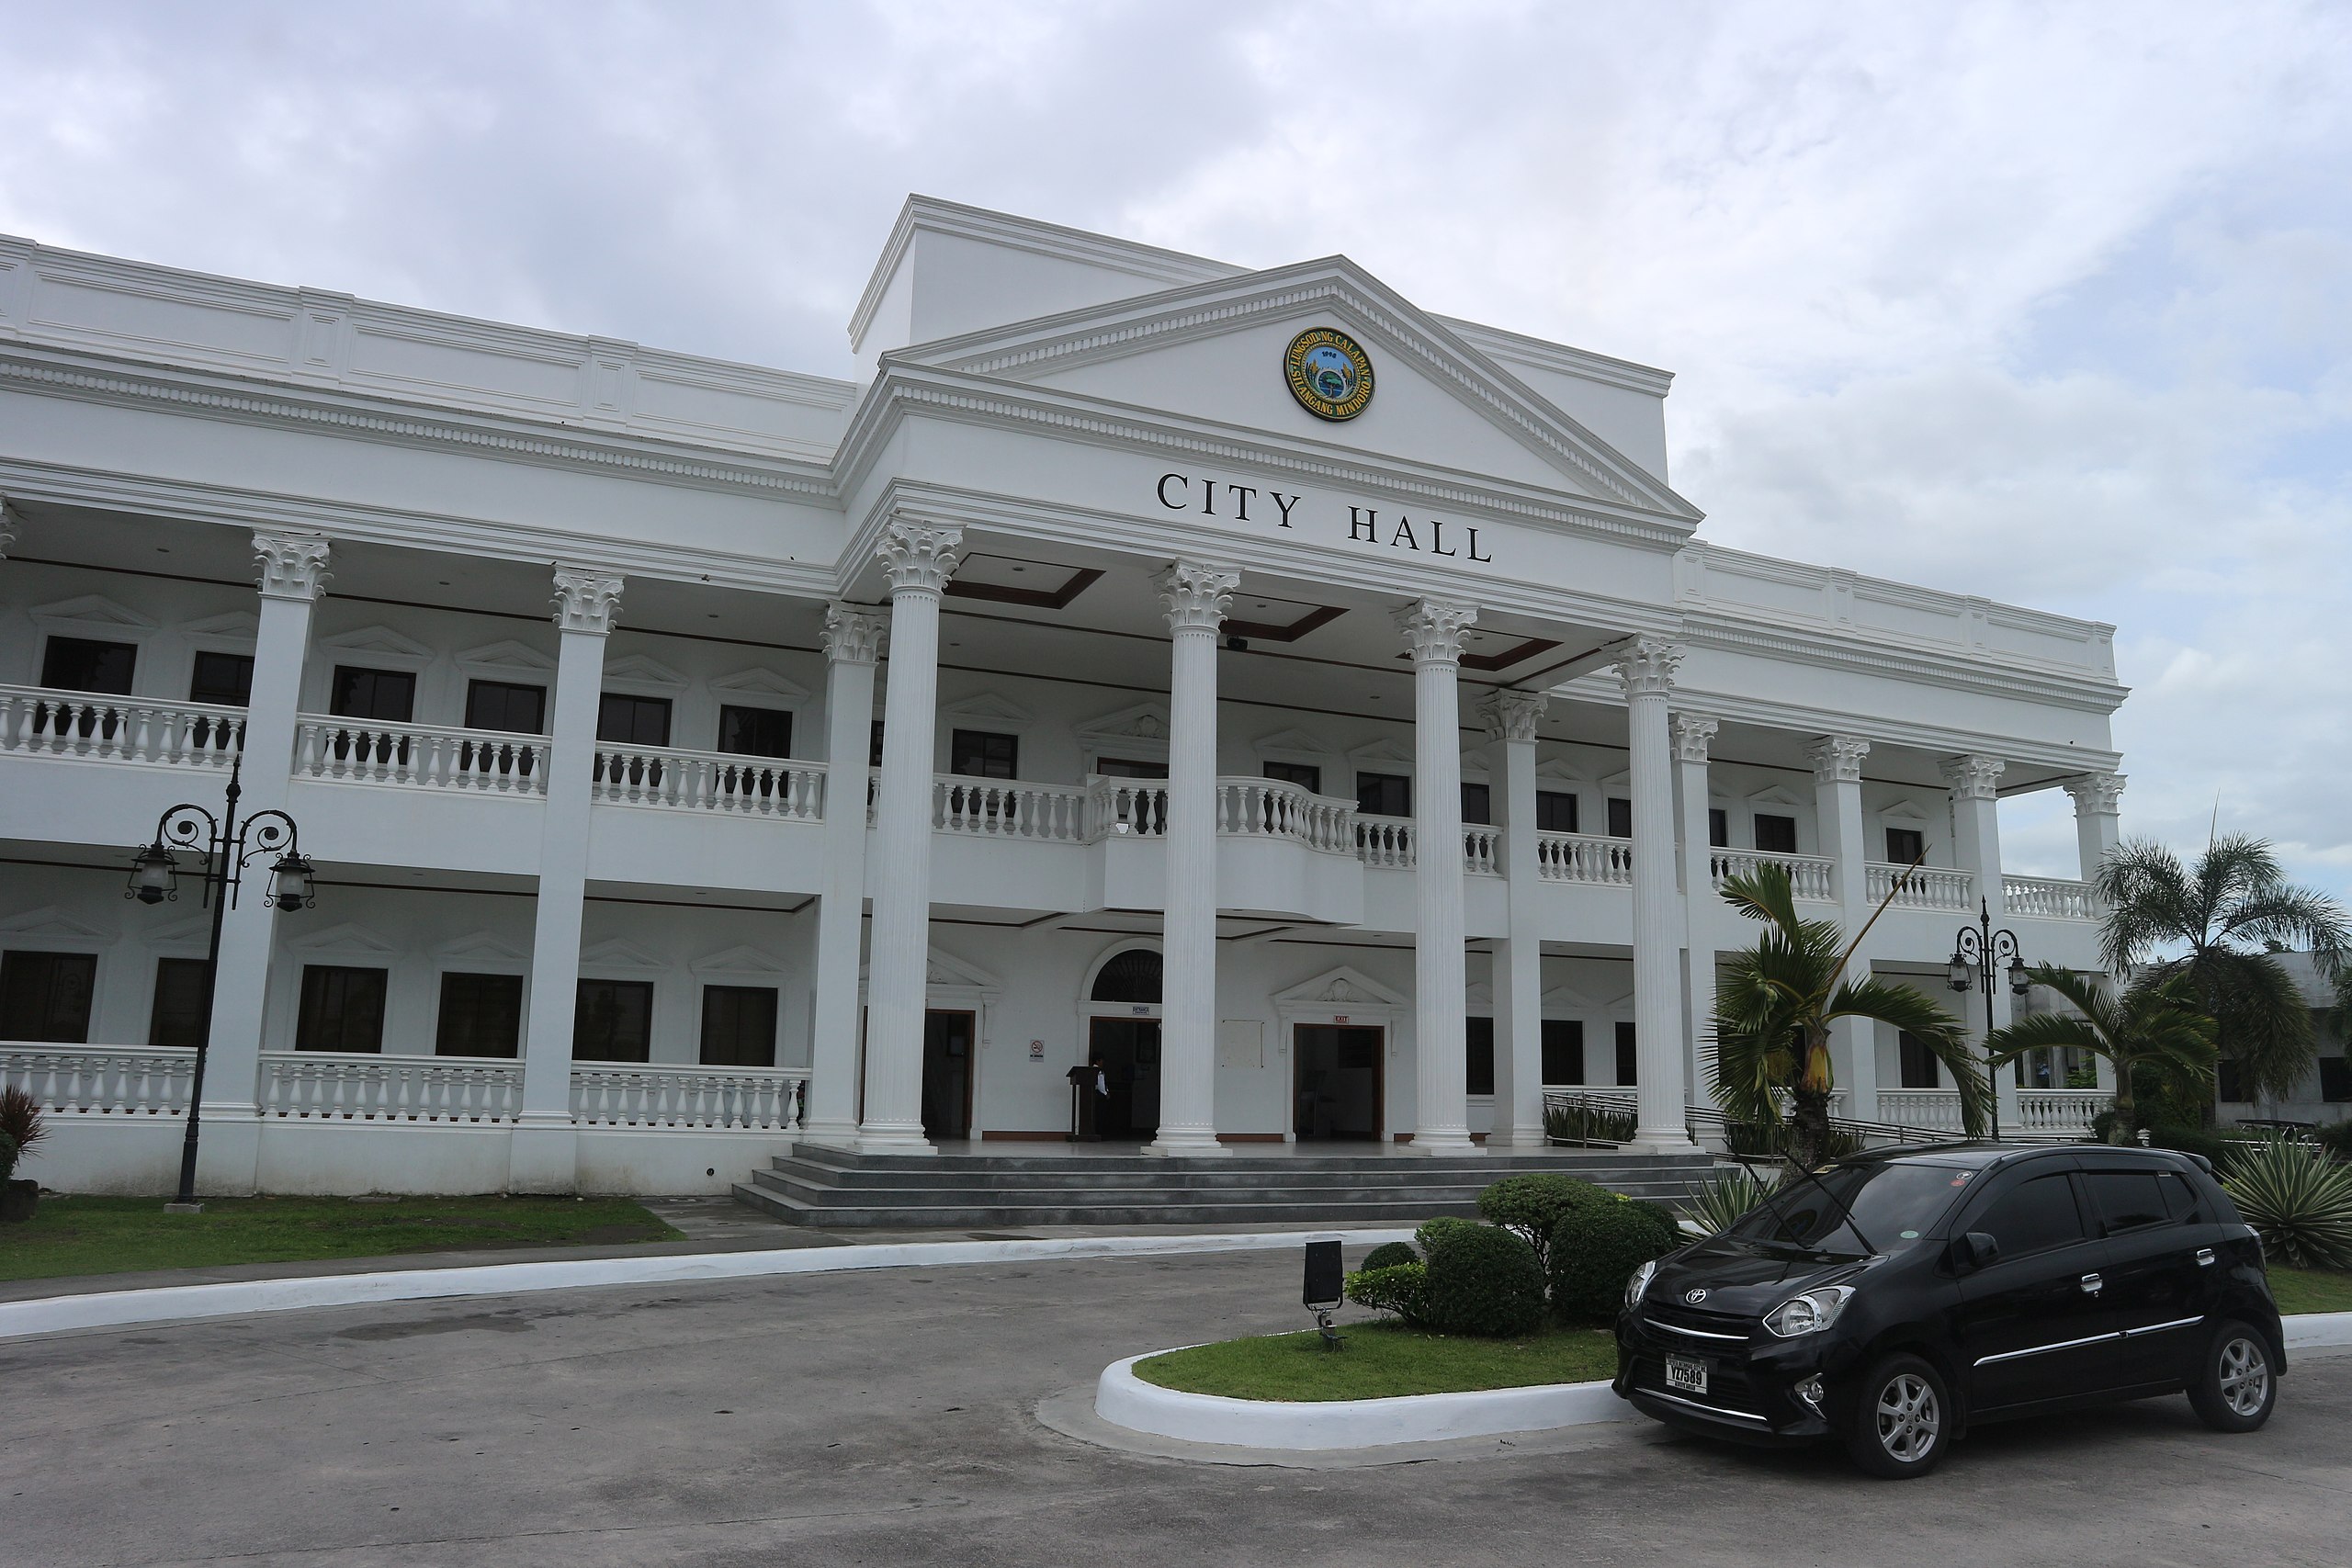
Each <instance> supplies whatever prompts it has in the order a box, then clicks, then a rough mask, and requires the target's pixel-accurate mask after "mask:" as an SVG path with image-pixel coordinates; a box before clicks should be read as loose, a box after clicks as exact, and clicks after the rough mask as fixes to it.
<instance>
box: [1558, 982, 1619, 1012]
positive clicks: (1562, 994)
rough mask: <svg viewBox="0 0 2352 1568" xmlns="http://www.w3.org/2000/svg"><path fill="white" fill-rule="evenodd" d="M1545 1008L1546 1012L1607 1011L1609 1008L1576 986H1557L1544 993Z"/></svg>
mask: <svg viewBox="0 0 2352 1568" xmlns="http://www.w3.org/2000/svg"><path fill="white" fill-rule="evenodd" d="M1607 1010H1608V1009H1607V1007H1606V1006H1605V1005H1603V1004H1602V1003H1600V1002H1597V1001H1595V1000H1593V999H1592V998H1590V997H1589V996H1587V995H1585V994H1584V993H1583V992H1582V991H1579V990H1577V988H1576V987H1574V986H1555V987H1552V988H1551V989H1550V990H1548V991H1546V992H1544V1012H1545V1013H1546V1014H1566V1013H1579V1012H1606V1011H1607Z"/></svg>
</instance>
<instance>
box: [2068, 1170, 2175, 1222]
mask: <svg viewBox="0 0 2352 1568" xmlns="http://www.w3.org/2000/svg"><path fill="white" fill-rule="evenodd" d="M2083 1179H2084V1180H2085V1181H2086V1182H2087V1183H2088V1184H2089V1185H2090V1190H2091V1201H2092V1202H2093V1203H2094V1204H2096V1205H2098V1213H2099V1218H2101V1219H2102V1220H2105V1221H2106V1222H2107V1234H2108V1235H2114V1234H2115V1233H2116V1232H2118V1231H2128V1230H2132V1229H2136V1228H2137V1227H2139V1226H2141V1225H2160V1224H2164V1223H2165V1195H2164V1190H2163V1189H2162V1188H2160V1187H2158V1186H2157V1185H2156V1178H2155V1174H2154V1172H2153V1171H2144V1170H2094V1171H2091V1172H2089V1173H2087V1174H2086V1175H2085V1176H2084V1178H2083Z"/></svg>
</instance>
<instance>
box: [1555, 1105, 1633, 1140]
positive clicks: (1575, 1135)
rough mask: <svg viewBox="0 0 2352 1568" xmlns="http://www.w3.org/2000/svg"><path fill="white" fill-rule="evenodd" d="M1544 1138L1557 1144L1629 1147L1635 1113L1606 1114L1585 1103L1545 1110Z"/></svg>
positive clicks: (1606, 1112)
mask: <svg viewBox="0 0 2352 1568" xmlns="http://www.w3.org/2000/svg"><path fill="white" fill-rule="evenodd" d="M1544 1136H1545V1137H1546V1138H1548V1139H1550V1140H1551V1141H1552V1142H1554V1143H1555V1144H1612V1145H1613V1144H1628V1143H1631V1142H1633V1140H1634V1113H1633V1112H1632V1111H1603V1110H1600V1108H1598V1107H1596V1106H1592V1105H1587V1104H1585V1103H1583V1102H1582V1101H1574V1102H1571V1103H1569V1104H1566V1105H1547V1106H1545V1107H1544Z"/></svg>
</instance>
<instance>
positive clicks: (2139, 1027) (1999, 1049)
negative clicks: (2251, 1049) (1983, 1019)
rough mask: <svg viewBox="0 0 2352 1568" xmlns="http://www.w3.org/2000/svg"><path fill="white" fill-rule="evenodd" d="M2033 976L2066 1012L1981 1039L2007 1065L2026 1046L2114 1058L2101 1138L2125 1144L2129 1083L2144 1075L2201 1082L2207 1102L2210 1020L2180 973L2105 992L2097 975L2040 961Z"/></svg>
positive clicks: (2131, 1114) (2130, 1123) (2129, 1126)
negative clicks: (2110, 1103)
mask: <svg viewBox="0 0 2352 1568" xmlns="http://www.w3.org/2000/svg"><path fill="white" fill-rule="evenodd" d="M2032 976H2033V982H2034V984H2035V985H2037V986H2041V987H2047V988H2048V989H2050V990H2052V991H2054V992H2056V993H2057V994H2058V995H2059V996H2061V997H2063V998H2065V999H2066V1001H2067V1002H2068V1003H2070V1004H2071V1005H2072V1006H2073V1007H2074V1009H2075V1011H2074V1012H2073V1013H2055V1012H2046V1013H2036V1014H2034V1015H2033V1016H2032V1017H2030V1018H2021V1019H2019V1020H2018V1021H2016V1022H2015V1023H2012V1024H2011V1025H2009V1026H2008V1027H2007V1029H2001V1030H1996V1031H1995V1032H1994V1033H1993V1035H1992V1038H1991V1039H1989V1040H1988V1041H1986V1042H1985V1044H1986V1046H1987V1048H1988V1049H1989V1050H1990V1051H1991V1052H1992V1054H1993V1060H1994V1062H1995V1063H1996V1065H1997V1066H2007V1065H2008V1064H2009V1063H2011V1062H2014V1061H2016V1060H2017V1059H2018V1057H2020V1056H2022V1055H2025V1054H2026V1053H2027V1052H2029V1051H2039V1050H2046V1049H2051V1048H2070V1049H2073V1050H2077V1051H2088V1052H2090V1053H2091V1054H2092V1055H2097V1056H2104V1057H2106V1058H2107V1060H2109V1062H2112V1063H2113V1064H2115V1111H2116V1113H2115V1115H2114V1116H2113V1117H2111V1118H2110V1119H2109V1127H2108V1134H2107V1136H2108V1141H2109V1143H2113V1144H2128V1143H2130V1142H2131V1135H2132V1133H2133V1132H2134V1131H2135V1130H2136V1129H2137V1128H2138V1127H2139V1125H2140V1115H2139V1107H2138V1105H2137V1104H2136V1102H2135V1098H2134V1097H2135V1093H2136V1088H2135V1086H2136V1084H2137V1082H2138V1079H2139V1078H2140V1077H2141V1076H2142V1075H2143V1074H2153V1075H2154V1076H2156V1077H2159V1078H2168V1079H2175V1080H2177V1079H2180V1078H2184V1077H2185V1078H2188V1079H2189V1080H2190V1081H2193V1082H2201V1083H2202V1084H2203V1085H2204V1086H2205V1095H2206V1097H2207V1098H2208V1099H2209V1100H2210V1098H2211V1094H2212V1085H2213V1062H2214V1056H2215V1052H2214V1048H2213V1021H2212V1020H2211V1018H2209V1017H2207V1016H2206V1015H2205V1013H2204V1012H2203V1011H2201V1010H2199V1008H2198V1005H2197V994H2196V992H2195V991H2194V990H2192V989H2191V988H2190V987H2189V983H2188V976H2186V975H2182V974H2177V973H2175V974H2168V975H2152V976H2147V977H2145V978H2143V979H2142V980H2140V981H2139V982H2138V983H2137V984H2135V985H2133V986H2131V987H2129V988H2128V989H2126V990H2125V991H2124V992H2123V994H2122V995H2121V996H2120V997H2118V996H2113V995H2111V994H2109V990H2108V988H2107V987H2106V986H2105V985H2104V984H2103V983H2102V982H2101V981H2100V980H2099V979H2098V977H2096V976H2086V975H2077V974H2075V973H2074V972H2073V971H2072V970H2068V969H2055V968H2052V967H2050V966H2049V965H2047V964H2044V965H2042V966H2041V967H2039V968H2036V969H2034V970H2033V971H2032Z"/></svg>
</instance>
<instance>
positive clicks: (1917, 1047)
mask: <svg viewBox="0 0 2352 1568" xmlns="http://www.w3.org/2000/svg"><path fill="white" fill-rule="evenodd" d="M1895 1050H1896V1051H1897V1053H1898V1054H1899V1055H1901V1056H1902V1058H1903V1087H1904V1088H1905V1089H1936V1088H1939V1087H1940V1086H1941V1080H1940V1079H1939V1077H1937V1076H1936V1069H1937V1066H1938V1064H1937V1062H1936V1054H1935V1053H1934V1052H1933V1051H1930V1050H1928V1043H1927V1042H1926V1041H1924V1040H1922V1039H1920V1038H1919V1037H1918V1036H1917V1035H1916V1034H1914V1033H1912V1032H1910V1031H1909V1030H1907V1029H1906V1030H1905V1031H1904V1032H1902V1034H1901V1035H1900V1036H1899V1037H1898V1038H1897V1040H1896V1042H1895Z"/></svg>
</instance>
